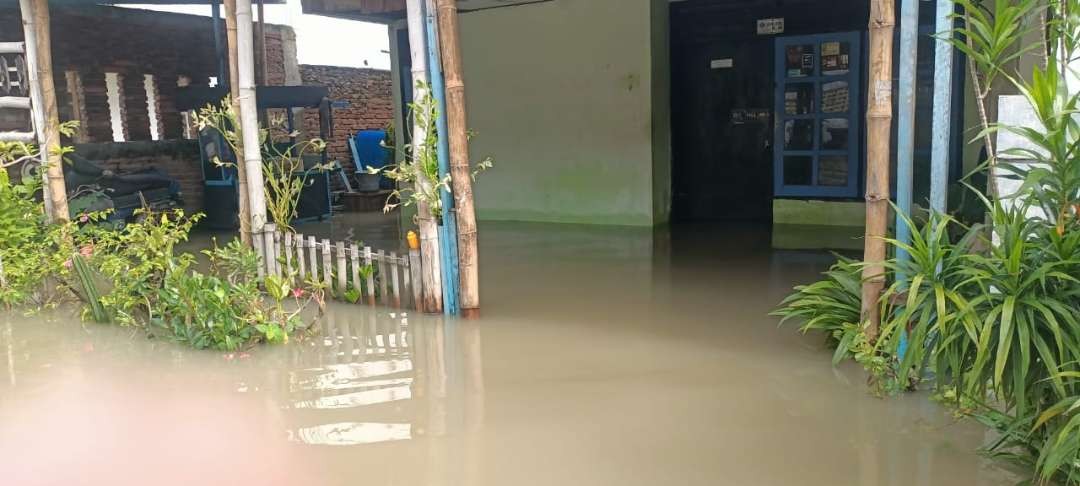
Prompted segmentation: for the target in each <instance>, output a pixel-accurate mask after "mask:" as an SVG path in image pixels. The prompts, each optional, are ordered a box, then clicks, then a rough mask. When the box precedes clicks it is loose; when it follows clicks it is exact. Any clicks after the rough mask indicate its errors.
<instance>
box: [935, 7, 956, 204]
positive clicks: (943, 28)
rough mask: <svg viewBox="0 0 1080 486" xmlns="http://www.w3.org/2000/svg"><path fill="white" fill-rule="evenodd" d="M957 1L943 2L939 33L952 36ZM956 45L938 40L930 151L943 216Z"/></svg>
mask: <svg viewBox="0 0 1080 486" xmlns="http://www.w3.org/2000/svg"><path fill="white" fill-rule="evenodd" d="M955 8H956V5H955V4H954V3H953V2H946V1H944V0H939V1H938V2H937V8H936V10H935V24H934V25H935V30H936V31H937V32H938V33H939V34H945V33H947V35H949V36H951V35H952V29H953V17H952V15H953V12H954V9H955ZM952 90H953V46H952V44H950V43H949V41H948V39H943V38H937V39H935V40H934V121H933V129H932V132H933V135H932V139H931V148H930V207H931V208H932V209H933V210H934V211H937V212H939V213H941V214H945V212H946V211H947V210H948V189H949V149H950V145H949V142H950V140H951V130H952Z"/></svg>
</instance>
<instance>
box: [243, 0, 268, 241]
mask: <svg viewBox="0 0 1080 486" xmlns="http://www.w3.org/2000/svg"><path fill="white" fill-rule="evenodd" d="M251 30H252V29H251V0H236V45H237V71H238V72H237V79H238V83H237V84H239V97H238V99H239V101H240V112H239V113H238V116H239V118H240V128H241V134H242V139H243V142H244V147H243V153H244V166H245V169H246V173H245V176H246V179H247V194H248V208H249V210H250V213H251V231H252V233H254V234H262V230H263V226H264V225H265V224H266V195H265V193H264V192H263V190H264V189H263V173H262V170H263V166H262V151H261V147H259V121H258V117H259V113H258V110H257V106H258V105H257V104H256V102H255V66H254V63H255V60H254V52H253V48H252V31H251ZM255 243H258V242H255Z"/></svg>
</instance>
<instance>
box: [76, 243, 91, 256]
mask: <svg viewBox="0 0 1080 486" xmlns="http://www.w3.org/2000/svg"><path fill="white" fill-rule="evenodd" d="M79 254H80V255H82V256H83V258H90V257H91V256H92V255H93V254H94V245H86V246H84V247H82V248H79Z"/></svg>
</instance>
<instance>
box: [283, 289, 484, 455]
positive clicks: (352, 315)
mask: <svg viewBox="0 0 1080 486" xmlns="http://www.w3.org/2000/svg"><path fill="white" fill-rule="evenodd" d="M292 351H293V352H292V356H291V359H292V363H293V368H294V369H293V371H291V372H290V373H289V375H288V380H289V383H288V390H289V402H288V405H287V406H286V407H285V408H286V410H287V411H286V414H295V415H296V418H297V422H298V425H297V426H296V427H295V428H291V429H290V430H289V437H290V439H291V440H294V441H299V442H302V443H305V444H311V445H335V446H343V445H360V444H372V443H379V442H389V441H400V440H408V439H412V438H415V437H423V436H435V437H439V436H445V435H446V434H447V433H448V432H449V431H450V430H451V429H452V428H457V429H466V428H475V427H476V426H477V424H478V423H481V422H482V417H483V369H482V367H483V359H482V357H481V356H480V353H481V336H480V328H479V326H478V325H476V324H475V323H461V322H458V321H449V323H448V321H446V320H445V319H443V318H442V317H432V316H415V317H413V316H410V313H409V312H407V311H391V310H386V309H378V310H374V311H373V310H372V309H370V308H362V309H357V308H355V307H349V306H338V305H334V306H330V307H329V308H328V310H327V315H326V319H325V320H324V321H323V322H322V323H321V329H319V333H318V336H317V337H315V338H313V339H311V340H310V341H309V342H307V343H304V344H301V345H298V346H295V347H294V348H293V350H292ZM452 395H453V396H452ZM459 395H460V398H457V397H458V396H459ZM451 403H453V404H454V405H455V406H459V407H460V409H461V413H460V417H453V416H451V407H452V406H451ZM458 404H460V405H458ZM345 414H347V417H348V418H349V420H348V421H341V419H342V418H343V417H345V416H346V415H345ZM323 417H325V421H324V420H323Z"/></svg>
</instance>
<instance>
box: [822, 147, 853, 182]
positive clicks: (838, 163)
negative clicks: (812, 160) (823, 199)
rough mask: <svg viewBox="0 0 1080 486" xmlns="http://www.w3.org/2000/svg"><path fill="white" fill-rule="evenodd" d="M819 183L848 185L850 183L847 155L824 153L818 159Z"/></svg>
mask: <svg viewBox="0 0 1080 486" xmlns="http://www.w3.org/2000/svg"><path fill="white" fill-rule="evenodd" d="M817 183H818V185H819V186H841V187H843V186H846V185H847V183H848V158H847V156H846V155H822V156H821V158H819V159H818V175H817Z"/></svg>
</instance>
